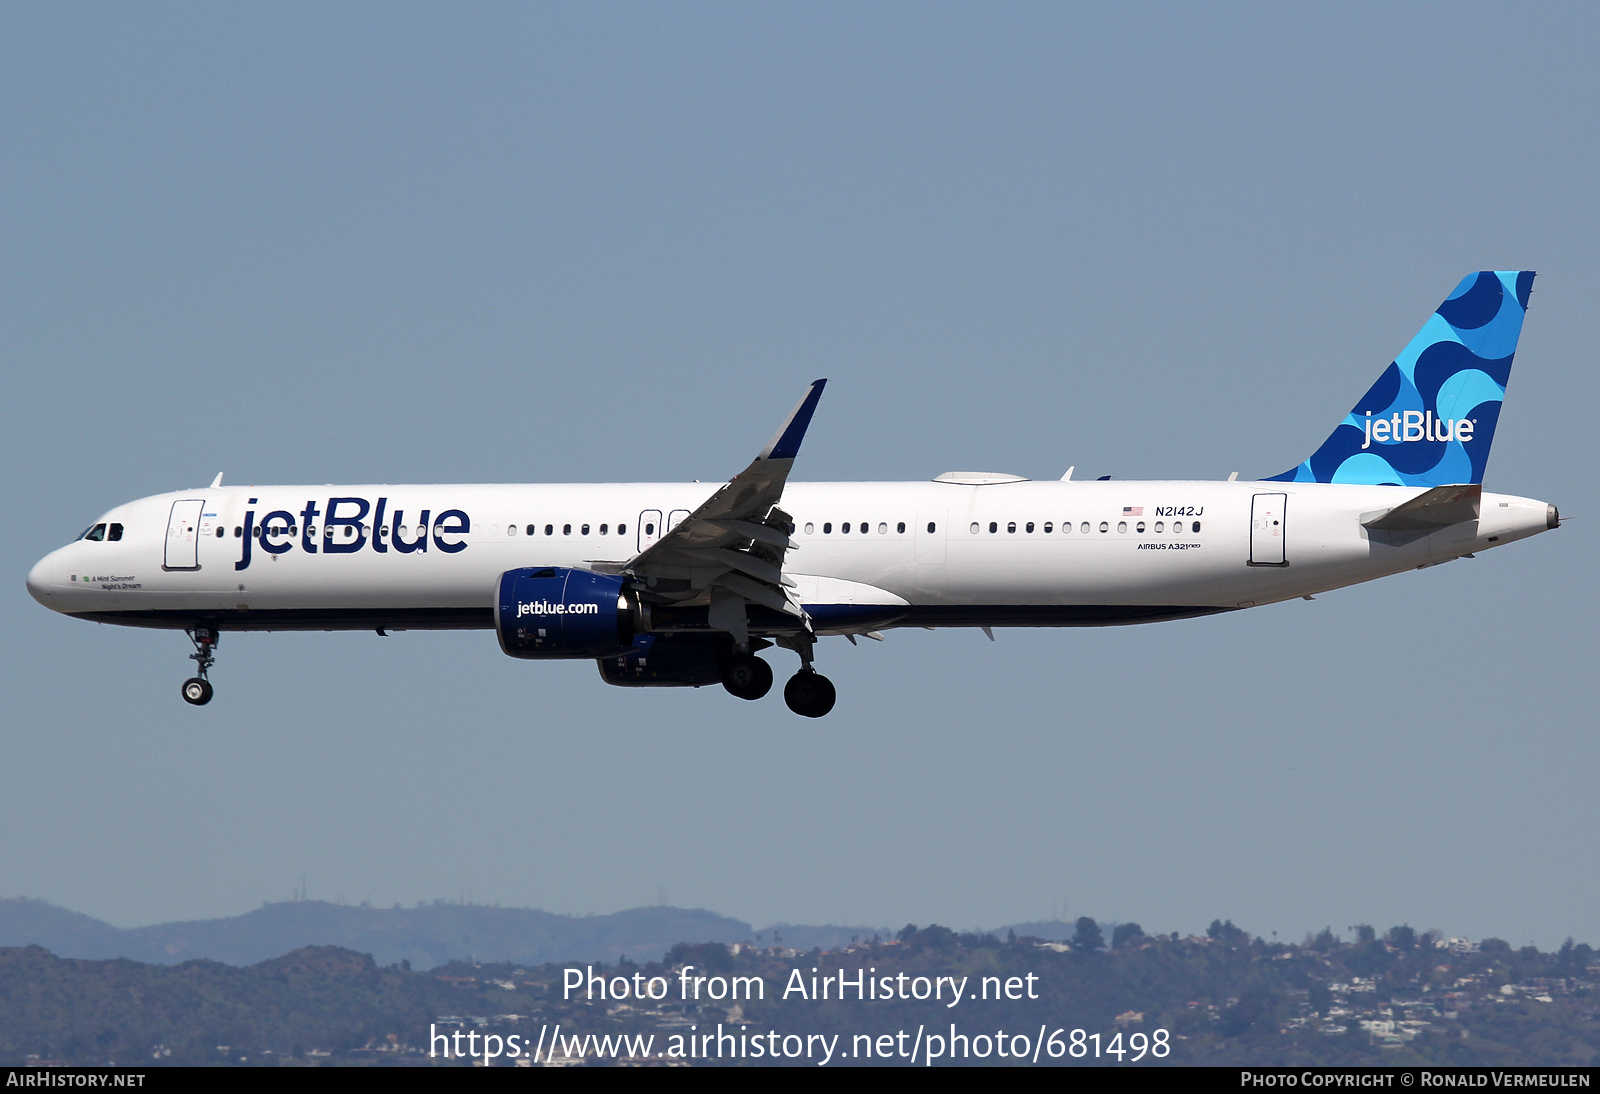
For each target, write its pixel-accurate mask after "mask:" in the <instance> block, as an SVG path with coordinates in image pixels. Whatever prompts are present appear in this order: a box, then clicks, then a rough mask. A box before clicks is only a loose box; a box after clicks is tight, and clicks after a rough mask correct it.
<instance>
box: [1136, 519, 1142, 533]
mask: <svg viewBox="0 0 1600 1094" xmlns="http://www.w3.org/2000/svg"><path fill="white" fill-rule="evenodd" d="M1134 530H1135V531H1136V532H1140V533H1143V532H1144V521H1142V520H1141V521H1140V522H1139V523H1138V524H1137V525H1135V526H1134Z"/></svg>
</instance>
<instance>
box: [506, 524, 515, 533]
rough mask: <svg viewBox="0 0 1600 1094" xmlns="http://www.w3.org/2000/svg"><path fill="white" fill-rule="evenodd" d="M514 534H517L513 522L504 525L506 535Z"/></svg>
mask: <svg viewBox="0 0 1600 1094" xmlns="http://www.w3.org/2000/svg"><path fill="white" fill-rule="evenodd" d="M516 534H517V526H516V525H515V524H508V525H506V535H508V536H514V535H516Z"/></svg>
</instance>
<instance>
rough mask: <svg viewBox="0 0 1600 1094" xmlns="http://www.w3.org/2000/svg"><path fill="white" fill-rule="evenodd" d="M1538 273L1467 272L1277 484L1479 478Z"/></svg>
mask: <svg viewBox="0 0 1600 1094" xmlns="http://www.w3.org/2000/svg"><path fill="white" fill-rule="evenodd" d="M1532 288H1533V271H1531V270H1523V271H1521V272H1520V273H1519V272H1517V271H1515V270H1510V271H1500V272H1492V271H1488V270H1485V271H1483V272H1481V273H1475V274H1469V275H1468V276H1467V277H1465V278H1463V279H1462V281H1461V284H1459V285H1457V286H1456V291H1455V292H1453V293H1451V294H1450V297H1449V299H1447V300H1446V301H1445V302H1444V303H1443V304H1440V305H1439V310H1438V311H1436V312H1435V313H1434V314H1433V315H1432V316H1430V317H1429V319H1428V321H1427V322H1426V323H1424V324H1423V325H1422V329H1421V330H1420V331H1418V332H1417V336H1416V337H1415V338H1413V339H1412V340H1411V344H1410V345H1408V346H1406V348H1405V349H1404V350H1403V351H1402V352H1401V354H1400V356H1399V357H1397V358H1395V360H1394V363H1393V364H1391V365H1390V366H1389V367H1388V368H1387V369H1386V370H1384V373H1383V375H1382V376H1380V377H1378V382H1377V383H1375V384H1373V385H1372V389H1371V390H1370V391H1368V392H1367V393H1366V394H1365V395H1363V396H1362V397H1361V401H1360V402H1359V403H1357V404H1356V407H1355V409H1354V410H1352V411H1351V412H1350V414H1349V416H1348V417H1346V418H1345V420H1344V421H1342V422H1340V423H1339V427H1338V428H1337V429H1335V430H1334V431H1333V436H1331V437H1329V438H1328V439H1327V440H1326V441H1324V442H1322V447H1321V448H1319V449H1317V450H1316V452H1314V453H1312V455H1311V458H1310V459H1309V460H1307V461H1306V462H1305V463H1302V464H1301V465H1300V466H1299V467H1296V468H1294V469H1293V470H1291V471H1285V472H1284V473H1283V474H1281V475H1274V476H1272V480H1269V481H1277V482H1346V483H1358V484H1362V485H1367V486H1380V485H1392V486H1428V487H1433V486H1453V485H1457V484H1467V483H1482V482H1483V468H1484V465H1485V464H1486V463H1488V462H1489V445H1490V444H1491V443H1492V442H1493V441H1494V427H1495V423H1496V422H1498V421H1499V420H1500V402H1501V400H1502V399H1504V398H1505V394H1506V381H1507V380H1508V379H1509V378H1510V376H1511V358H1512V356H1513V355H1514V354H1515V352H1516V349H1517V336H1518V335H1519V334H1521V333H1522V317H1523V314H1524V313H1525V312H1526V311H1527V310H1528V293H1529V292H1530V291H1531V290H1532Z"/></svg>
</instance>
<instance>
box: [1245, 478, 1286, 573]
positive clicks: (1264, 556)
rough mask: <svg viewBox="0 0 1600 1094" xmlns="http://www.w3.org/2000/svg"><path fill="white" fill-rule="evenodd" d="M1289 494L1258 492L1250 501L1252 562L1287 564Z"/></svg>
mask: <svg viewBox="0 0 1600 1094" xmlns="http://www.w3.org/2000/svg"><path fill="white" fill-rule="evenodd" d="M1288 500H1289V495H1287V494H1257V495H1256V496H1255V497H1254V498H1252V499H1251V501H1250V564H1251V565H1252V566H1287V565H1288V564H1289V560H1288V558H1287V557H1285V555H1284V550H1283V533H1284V510H1285V507H1286V503H1287V502H1288Z"/></svg>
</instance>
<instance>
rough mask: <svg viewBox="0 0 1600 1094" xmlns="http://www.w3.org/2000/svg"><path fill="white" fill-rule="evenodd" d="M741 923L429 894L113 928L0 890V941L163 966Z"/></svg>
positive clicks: (428, 949)
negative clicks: (420, 899)
mask: <svg viewBox="0 0 1600 1094" xmlns="http://www.w3.org/2000/svg"><path fill="white" fill-rule="evenodd" d="M755 933H756V932H755V930H754V929H753V928H752V927H751V926H750V924H748V923H745V922H743V921H742V920H738V919H733V918H730V917H728V916H721V915H717V914H715V913H713V912H709V911H706V910H704V909H685V908H672V907H659V906H658V907H645V908H630V909H628V910H626V911H621V912H613V913H611V914H609V915H593V916H571V915H560V914H557V913H554V912H545V911H540V910H539V909H536V908H495V907H490V906H487V905H475V904H428V905H423V906H421V907H416V908H370V907H359V906H353V905H343V904H330V903H327V902H326V901H320V900H300V901H286V902H283V903H278V904H266V905H263V906H262V907H260V908H257V909H255V910H254V911H250V912H246V913H245V914H243V915H238V916H229V917H226V918H223V919H203V920H191V921H188V922H177V923H158V924H155V925H153V926H149V927H132V928H121V927H113V926H111V925H110V924H109V923H104V922H101V921H100V920H98V919H95V918H93V917H92V916H87V915H83V914H82V913H80V912H74V911H70V910H68V909H66V908H59V907H57V906H55V905H53V904H50V903H48V902H47V901H43V900H31V899H27V898H18V897H13V898H4V899H0V947H7V946H43V947H44V948H45V949H48V950H49V951H50V952H52V953H54V954H56V955H57V956H59V957H81V958H93V959H104V958H115V957H125V958H129V959H131V960H134V961H142V962H145V963H148V964H160V965H172V964H177V963H179V962H182V961H188V960H192V959H194V958H198V957H203V958H209V959H211V960H213V961H221V962H223V963H224V964H228V965H241V966H242V965H253V964H256V963H257V962H260V961H265V960H267V959H268V958H271V957H276V956H278V955H280V954H283V953H287V952H288V951H290V950H294V949H298V948H300V947H302V946H341V947H344V948H346V949H350V950H355V951H358V952H361V953H370V954H371V955H372V956H373V959H374V960H375V961H377V963H378V964H379V965H392V964H397V963H399V962H401V961H409V962H410V963H411V965H412V966H413V967H415V968H418V969H427V968H433V967H434V966H437V965H443V964H446V963H447V962H450V961H461V960H468V959H476V960H486V961H506V962H513V963H521V964H529V965H537V964H543V963H544V962H547V961H600V960H606V961H615V960H616V959H617V958H618V956H620V955H624V954H626V955H627V956H628V958H629V959H631V960H634V961H650V960H656V959H659V958H660V957H661V955H662V954H663V953H665V952H666V950H667V948H668V947H669V946H672V945H674V944H675V943H677V942H680V941H684V940H689V941H695V942H742V941H746V940H749V939H752V938H754V937H755Z"/></svg>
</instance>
